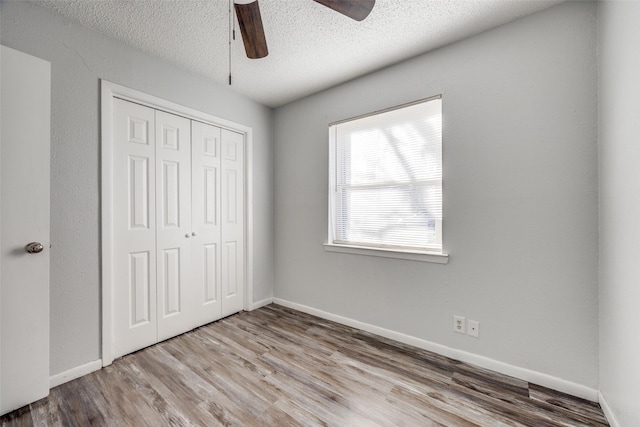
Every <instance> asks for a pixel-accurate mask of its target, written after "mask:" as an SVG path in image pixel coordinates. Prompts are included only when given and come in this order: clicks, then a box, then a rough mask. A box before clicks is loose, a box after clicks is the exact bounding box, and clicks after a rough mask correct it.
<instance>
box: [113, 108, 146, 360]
mask: <svg viewBox="0 0 640 427" xmlns="http://www.w3.org/2000/svg"><path fill="white" fill-rule="evenodd" d="M154 115H155V111H154V110H153V109H151V108H147V107H143V106H141V105H138V104H134V103H131V102H127V101H123V100H120V99H114V116H113V143H114V149H113V168H114V170H113V254H112V256H113V283H114V285H115V286H114V287H113V328H114V336H115V340H114V343H113V353H114V357H119V356H122V355H125V354H128V353H131V352H133V351H136V350H139V349H141V348H144V347H147V346H149V345H152V344H155V343H156V342H157V341H158V336H157V331H156V327H157V320H156V241H155V240H156V222H155V218H156V215H155V205H156V193H155V187H156V183H155V181H156V164H155V126H154ZM102 238H103V239H104V238H110V236H102Z"/></svg>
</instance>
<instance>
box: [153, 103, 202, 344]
mask: <svg viewBox="0 0 640 427" xmlns="http://www.w3.org/2000/svg"><path fill="white" fill-rule="evenodd" d="M155 117H156V222H157V224H156V250H157V266H158V271H157V289H158V290H157V304H158V341H162V340H165V339H167V338H171V337H174V336H176V335H179V334H181V333H183V332H186V331H189V330H191V329H193V328H194V325H195V319H194V316H193V309H192V307H193V306H194V297H195V292H194V291H195V290H194V287H193V283H192V280H191V237H192V236H191V233H192V230H191V122H190V120H189V119H186V118H184V117H180V116H176V115H173V114H169V113H165V112H163V111H158V110H156V112H155Z"/></svg>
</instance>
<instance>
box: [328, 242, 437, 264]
mask: <svg viewBox="0 0 640 427" xmlns="http://www.w3.org/2000/svg"><path fill="white" fill-rule="evenodd" d="M324 250H325V251H327V252H339V253H343V254H354V255H368V256H378V257H383V258H396V259H406V260H411V261H422V262H433V263H436V264H447V263H448V262H449V254H444V253H437V252H420V251H394V250H391V249H378V248H367V247H363V246H349V245H336V244H332V243H325V244H324Z"/></svg>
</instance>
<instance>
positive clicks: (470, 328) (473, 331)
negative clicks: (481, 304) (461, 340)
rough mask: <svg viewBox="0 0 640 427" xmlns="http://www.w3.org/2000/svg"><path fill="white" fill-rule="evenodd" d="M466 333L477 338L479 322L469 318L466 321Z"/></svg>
mask: <svg viewBox="0 0 640 427" xmlns="http://www.w3.org/2000/svg"><path fill="white" fill-rule="evenodd" d="M467 335H470V336H472V337H476V338H478V336H479V335H480V322H478V321H477V320H471V319H469V321H468V322H467Z"/></svg>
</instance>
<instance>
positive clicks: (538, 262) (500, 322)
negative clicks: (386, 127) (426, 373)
mask: <svg viewBox="0 0 640 427" xmlns="http://www.w3.org/2000/svg"><path fill="white" fill-rule="evenodd" d="M596 66H597V60H596V5H595V3H593V2H575V3H573V2H570V3H563V4H561V5H559V6H556V7H553V8H551V9H547V10H545V11H542V12H540V13H537V14H534V15H531V16H529V17H526V18H523V19H521V20H518V21H514V22H512V23H510V24H507V25H504V26H501V27H499V28H497V29H494V30H491V31H488V32H485V33H482V34H480V35H478V36H475V37H472V38H470V39H467V40H464V41H461V42H459V43H455V44H452V45H449V46H446V47H444V48H441V49H439V50H436V51H433V52H430V53H428V54H425V55H422V56H419V57H417V58H414V59H412V60H409V61H406V62H403V63H400V64H398V65H395V66H392V67H389V68H387V69H384V70H382V71H379V72H376V73H373V74H371V75H368V76H365V77H362V78H359V79H356V80H353V81H351V82H349V83H346V84H343V85H340V86H338V87H335V88H332V89H329V90H327V91H324V92H321V93H319V94H316V95H313V96H310V97H308V98H304V99H302V100H299V101H296V102H293V103H291V104H289V105H286V106H284V107H281V108H278V109H276V110H275V115H274V120H275V124H274V129H275V134H274V135H275V160H274V161H275V168H274V174H275V176H274V182H275V187H274V188H275V211H276V212H277V215H276V217H275V220H276V222H275V239H276V242H275V249H276V250H275V252H276V258H275V263H276V264H275V277H276V280H275V296H276V297H278V298H282V299H284V300H288V301H291V302H295V303H298V304H303V305H306V306H310V307H313V308H315V309H319V310H324V311H326V312H329V313H333V314H337V315H341V316H345V317H347V318H351V319H354V320H358V321H361V322H365V323H368V324H372V325H375V326H379V327H383V328H387V329H390V330H393V331H398V332H401V333H404V334H408V335H411V336H414V337H418V338H422V339H424V340H428V341H431V342H434V343H437V344H441V345H445V346H448V347H451V348H456V349H460V350H464V351H467V352H470V353H474V354H477V355H481V356H485V357H488V358H491V359H495V360H498V361H501V362H504V363H508V364H512V365H515V366H519V367H523V368H527V369H530V370H533V371H537V372H542V373H546V374H548V375H551V376H554V377H558V378H561V379H564V380H568V381H573V382H575V383H578V384H582V385H585V386H588V387H592V388H596V389H597V384H598V301H597V299H598V288H597V280H598V234H597V233H598V217H597V212H598V210H597V189H598V187H597V102H596V99H597V73H596ZM437 94H443V115H444V118H443V133H444V136H443V138H444V143H443V144H444V145H443V149H444V154H443V157H444V160H443V161H444V181H443V182H444V184H443V186H444V224H445V225H444V247H445V251H446V252H448V253H450V254H451V256H450V261H449V264H447V265H439V264H431V263H421V262H416V261H406V260H396V259H386V258H377V257H369V256H361V255H351V254H340V253H330V252H325V251H324V249H323V243H325V242H326V240H327V191H328V165H327V161H328V160H327V157H328V141H327V140H328V128H327V126H328V124H329V123H330V122H333V121H337V120H340V119H345V118H348V117H354V116H357V115H360V114H364V113H369V112H371V111H375V110H379V109H383V108H386V107H391V106H394V105H399V104H402V103H405V102H409V101H413V100H416V99H420V98H425V97H429V96H432V95H437ZM454 314H457V315H462V316H466V317H467V318H471V319H474V320H478V321H480V337H479V339H475V338H471V337H469V336H465V335H460V334H456V333H453V332H452V316H453V315H454Z"/></svg>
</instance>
